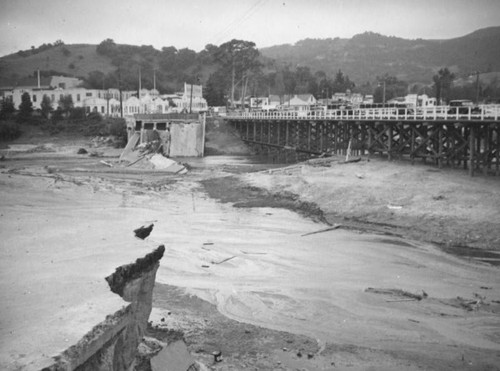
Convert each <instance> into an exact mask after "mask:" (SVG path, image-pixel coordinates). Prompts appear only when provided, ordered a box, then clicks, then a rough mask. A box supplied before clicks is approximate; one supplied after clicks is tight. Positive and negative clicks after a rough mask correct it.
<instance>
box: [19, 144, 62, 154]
mask: <svg viewBox="0 0 500 371" xmlns="http://www.w3.org/2000/svg"><path fill="white" fill-rule="evenodd" d="M26 152H27V153H35V152H55V149H54V148H51V147H50V145H45V144H41V145H39V146H36V147H34V148H31V149H28V150H27V151H26Z"/></svg>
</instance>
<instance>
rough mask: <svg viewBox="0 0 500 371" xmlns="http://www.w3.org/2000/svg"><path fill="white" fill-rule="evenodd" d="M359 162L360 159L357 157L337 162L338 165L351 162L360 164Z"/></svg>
mask: <svg viewBox="0 0 500 371" xmlns="http://www.w3.org/2000/svg"><path fill="white" fill-rule="evenodd" d="M360 161H361V157H357V158H353V159H350V160H345V161H339V164H350V163H353V162H360Z"/></svg>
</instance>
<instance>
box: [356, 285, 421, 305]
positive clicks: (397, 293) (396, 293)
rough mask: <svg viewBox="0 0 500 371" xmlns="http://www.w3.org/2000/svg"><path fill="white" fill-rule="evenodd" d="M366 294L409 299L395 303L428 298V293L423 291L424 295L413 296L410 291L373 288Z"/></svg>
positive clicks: (368, 289) (369, 288)
mask: <svg viewBox="0 0 500 371" xmlns="http://www.w3.org/2000/svg"><path fill="white" fill-rule="evenodd" d="M365 292H371V293H373V294H384V295H393V296H399V297H406V298H409V299H400V300H393V301H394V302H397V301H413V300H422V299H425V298H427V297H428V295H427V293H426V292H425V291H424V290H422V294H413V293H411V292H408V291H404V290H401V289H377V288H373V287H368V288H367V289H366V290H365Z"/></svg>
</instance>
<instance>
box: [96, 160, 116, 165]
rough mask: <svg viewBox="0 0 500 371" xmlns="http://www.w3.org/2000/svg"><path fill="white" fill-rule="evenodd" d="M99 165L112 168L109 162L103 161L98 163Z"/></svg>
mask: <svg viewBox="0 0 500 371" xmlns="http://www.w3.org/2000/svg"><path fill="white" fill-rule="evenodd" d="M99 162H100V163H101V164H103V165H106V166H108V167H113V164H110V163H109V162H106V161H104V160H101V161H99Z"/></svg>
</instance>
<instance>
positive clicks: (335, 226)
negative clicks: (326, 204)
mask: <svg viewBox="0 0 500 371" xmlns="http://www.w3.org/2000/svg"><path fill="white" fill-rule="evenodd" d="M340 227H342V225H341V224H335V225H334V226H332V227H329V228H324V229H320V230H319V231H314V232H309V233H304V234H302V235H301V237H304V236H309V235H311V234H316V233H323V232H328V231H333V230H335V229H338V228H340Z"/></svg>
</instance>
